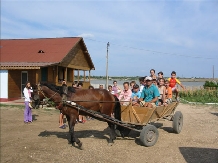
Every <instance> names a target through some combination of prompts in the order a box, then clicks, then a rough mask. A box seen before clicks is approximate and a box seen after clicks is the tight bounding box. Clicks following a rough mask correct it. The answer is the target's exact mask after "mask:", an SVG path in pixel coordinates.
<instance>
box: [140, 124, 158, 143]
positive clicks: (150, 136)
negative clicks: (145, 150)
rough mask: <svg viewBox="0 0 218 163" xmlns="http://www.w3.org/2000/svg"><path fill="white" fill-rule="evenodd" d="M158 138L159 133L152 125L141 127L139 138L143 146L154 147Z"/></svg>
mask: <svg viewBox="0 0 218 163" xmlns="http://www.w3.org/2000/svg"><path fill="white" fill-rule="evenodd" d="M158 137H159V132H158V130H157V128H156V127H155V126H153V125H146V126H144V127H143V129H142V131H141V133H140V137H139V138H140V140H141V142H142V144H143V145H144V146H146V147H150V146H153V145H155V143H156V142H157V139H158Z"/></svg>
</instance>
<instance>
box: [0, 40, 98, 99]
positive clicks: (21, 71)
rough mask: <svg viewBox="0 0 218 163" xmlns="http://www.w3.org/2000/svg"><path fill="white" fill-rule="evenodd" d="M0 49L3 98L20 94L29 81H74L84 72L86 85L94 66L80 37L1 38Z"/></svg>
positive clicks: (14, 97)
mask: <svg viewBox="0 0 218 163" xmlns="http://www.w3.org/2000/svg"><path fill="white" fill-rule="evenodd" d="M0 50H1V57H0V77H1V83H0V84H1V86H0V87H1V95H0V99H1V101H5V100H10V99H17V98H21V97H22V96H23V95H22V91H23V88H24V87H25V83H26V81H30V82H31V83H33V84H37V83H39V82H40V81H43V82H49V83H53V84H56V85H58V84H61V82H62V81H63V80H66V81H67V84H68V85H71V83H72V82H74V81H80V80H81V79H79V76H80V75H83V76H84V77H83V81H82V82H83V85H84V87H85V88H86V87H88V86H89V85H90V71H91V70H94V69H95V67H94V64H93V62H92V59H91V56H90V54H89V52H88V49H87V47H86V45H85V43H84V40H83V38H81V37H66V38H37V39H1V42H0ZM81 72H82V73H83V74H81ZM86 72H88V75H87V74H86ZM75 76H77V77H75ZM87 76H88V80H87ZM69 83H70V84H69Z"/></svg>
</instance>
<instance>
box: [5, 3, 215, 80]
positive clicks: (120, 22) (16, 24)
mask: <svg viewBox="0 0 218 163" xmlns="http://www.w3.org/2000/svg"><path fill="white" fill-rule="evenodd" d="M217 5H218V4H217V2H215V1H208V2H206V1H205V2H204V1H175V2H171V1H169V2H168V1H134V2H132V1H104V2H102V1H2V2H1V38H34V37H36V38H40V37H72V36H80V37H84V40H85V43H86V45H87V48H88V49H89V52H90V54H91V56H92V58H93V61H94V64H95V62H96V65H95V67H96V72H95V74H97V73H98V72H99V73H102V72H103V70H101V69H102V67H104V66H105V54H106V44H107V42H110V44H111V46H110V49H109V52H110V58H112V61H111V62H113V67H116V68H118V67H119V66H120V63H121V62H124V63H131V64H132V62H130V61H134V63H135V62H137V64H136V65H137V66H138V69H139V70H141V65H144V61H145V60H146V61H147V60H151V61H152V63H153V61H154V60H155V63H156V64H157V68H156V69H161V68H162V67H165V68H166V67H167V69H171V67H172V66H173V67H175V68H176V67H180V69H185V68H184V64H185V62H181V61H179V60H186V59H187V58H185V56H186V55H192V56H200V57H205V56H209V57H211V58H217V52H218V47H217V44H218V28H216V27H217V26H218V13H217V12H218V10H217V7H216V6H217ZM130 47H134V48H130ZM152 51H159V52H163V53H164V52H166V53H176V54H181V56H179V55H177V56H175V57H174V56H173V55H167V54H163V53H153V52H152ZM161 56H164V57H163V58H161ZM131 57H133V58H136V59H137V57H138V58H139V59H138V60H134V59H132V58H131ZM167 57H168V58H167ZM160 58H161V59H160ZM169 58H170V59H171V60H172V61H170V62H172V63H177V64H176V65H175V64H173V65H170V66H168V65H167V66H166V65H165V64H162V62H163V63H166V62H168V60H169ZM116 59H117V60H116ZM188 59H189V60H191V61H193V62H195V66H196V67H197V68H198V69H200V68H202V66H201V64H200V63H201V62H200V61H199V60H196V59H192V58H188ZM207 62H208V64H209V65H210V64H214V65H217V62H215V61H207ZM131 64H130V65H131ZM146 65H147V66H146V68H143V70H145V69H147V67H152V64H150V62H149V63H147V64H146ZM158 65H160V66H158ZM217 67H218V65H217ZM126 69H129V67H125V65H123V67H121V68H120V69H119V73H122V72H125V73H131V74H135V73H134V72H128V71H126ZM135 69H137V68H134V70H135ZM148 69H150V68H148ZM191 69H192V68H191V66H190V70H191ZM207 69H209V68H208V67H206V68H205V70H204V73H202V72H200V71H199V72H197V73H199V74H201V75H202V76H207V74H208V73H207V71H208V70H207ZM181 71H182V70H181ZM110 72H111V73H118V71H117V70H115V69H113V68H112V69H111V70H110ZM183 74H184V76H185V74H187V75H188V74H189V72H186V70H184V72H183ZM197 76H199V75H197Z"/></svg>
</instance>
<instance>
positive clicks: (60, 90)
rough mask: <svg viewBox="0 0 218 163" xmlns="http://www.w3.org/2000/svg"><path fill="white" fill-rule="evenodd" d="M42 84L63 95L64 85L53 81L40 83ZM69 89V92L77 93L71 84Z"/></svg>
mask: <svg viewBox="0 0 218 163" xmlns="http://www.w3.org/2000/svg"><path fill="white" fill-rule="evenodd" d="M40 84H41V85H42V86H46V87H48V88H49V89H51V90H52V91H55V92H58V93H59V94H61V95H62V94H63V93H64V92H63V87H62V86H57V85H55V84H52V83H40ZM68 91H69V92H72V93H75V92H76V90H75V88H73V87H71V86H69V87H68Z"/></svg>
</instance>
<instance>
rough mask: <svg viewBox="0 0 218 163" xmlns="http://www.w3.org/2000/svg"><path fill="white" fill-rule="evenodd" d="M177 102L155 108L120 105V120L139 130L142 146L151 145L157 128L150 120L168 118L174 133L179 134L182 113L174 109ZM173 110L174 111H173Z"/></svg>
mask: <svg viewBox="0 0 218 163" xmlns="http://www.w3.org/2000/svg"><path fill="white" fill-rule="evenodd" d="M178 104H179V103H178V102H172V103H171V104H169V105H168V106H158V107H156V108H147V107H138V106H132V104H131V103H130V104H129V105H128V106H122V107H121V121H122V122H124V123H128V124H130V125H132V127H133V128H137V129H139V130H140V140H141V142H142V143H143V145H144V146H147V147H149V146H153V145H154V144H155V143H156V142H157V140H158V136H159V133H158V130H157V128H156V127H155V126H154V125H151V123H152V122H157V121H158V120H160V119H168V120H170V121H173V129H174V131H175V133H177V134H179V133H180V132H181V130H182V126H183V115H182V113H181V112H180V111H176V112H175V109H176V107H177V106H178ZM174 112H175V113H174ZM130 131H131V129H127V130H126V132H125V135H126V136H127V135H128V134H129V132H130Z"/></svg>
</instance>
